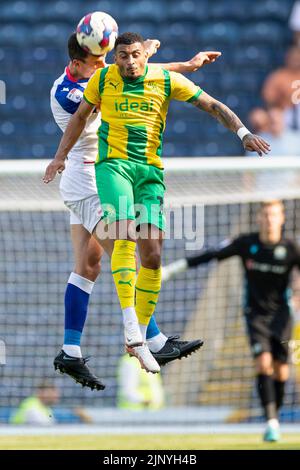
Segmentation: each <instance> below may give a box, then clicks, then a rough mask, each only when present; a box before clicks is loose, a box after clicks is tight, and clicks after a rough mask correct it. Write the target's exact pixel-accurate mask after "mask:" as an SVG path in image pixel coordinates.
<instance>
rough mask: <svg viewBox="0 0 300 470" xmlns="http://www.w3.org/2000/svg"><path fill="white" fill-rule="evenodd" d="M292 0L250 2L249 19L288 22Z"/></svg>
mask: <svg viewBox="0 0 300 470" xmlns="http://www.w3.org/2000/svg"><path fill="white" fill-rule="evenodd" d="M293 4H294V0H285V1H284V2H283V1H282V0H266V1H264V2H251V4H250V11H251V17H252V18H256V19H269V20H271V19H272V20H273V19H274V20H280V21H282V23H285V25H286V22H287V21H288V19H289V16H290V13H291V10H292V6H293Z"/></svg>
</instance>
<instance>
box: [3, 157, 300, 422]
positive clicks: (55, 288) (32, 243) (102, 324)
mask: <svg viewBox="0 0 300 470" xmlns="http://www.w3.org/2000/svg"><path fill="white" fill-rule="evenodd" d="M165 163H166V184H167V196H166V210H167V215H168V217H167V220H168V226H169V229H168V232H167V237H166V240H165V243H164V254H163V262H164V264H165V263H170V262H172V261H174V260H176V259H178V258H181V257H183V256H185V255H186V250H188V251H189V253H188V254H189V255H190V254H193V253H194V251H193V250H199V249H201V248H202V247H211V246H215V245H216V244H218V243H219V242H220V241H222V240H223V239H226V238H228V237H232V236H235V235H238V234H240V233H245V232H248V231H251V230H254V229H255V223H256V221H255V217H256V210H257V206H258V203H259V202H260V201H263V200H265V199H273V198H280V199H283V200H284V203H285V207H286V224H285V234H286V235H287V236H288V237H291V238H293V239H295V240H296V241H299V242H300V160H297V159H287V158H285V157H282V158H279V159H273V158H272V159H270V158H268V157H266V158H263V159H260V158H259V157H257V158H211V159H206V158H199V159H197V158H196V159H195V158H193V159H191V158H180V159H169V160H166V162H165ZM46 165H47V161H45V160H44V161H33V160H30V161H16V160H10V161H8V160H7V161H2V162H0V340H2V341H3V343H4V345H5V350H6V361H5V362H6V363H5V364H2V365H1V366H0V372H1V388H0V422H6V421H7V419H8V416H9V413H10V412H11V410H13V409H14V407H16V406H17V405H18V404H19V402H20V400H21V399H23V398H25V397H27V396H30V395H31V394H32V393H34V390H35V387H36V386H37V385H38V384H39V383H40V382H41V381H42V380H43V379H45V378H48V379H51V380H53V381H54V382H55V383H56V384H57V385H58V386H59V387H60V388H61V391H62V399H61V406H62V407H64V408H66V409H72V408H74V407H75V406H84V407H86V408H87V409H94V410H96V409H97V410H99V409H102V410H103V413H105V412H107V411H105V410H106V408H107V409H110V410H111V409H112V408H114V407H115V406H116V394H117V381H116V377H117V367H118V361H119V358H120V356H121V355H122V354H123V348H124V346H123V331H122V321H121V313H120V308H119V303H118V299H117V296H116V294H115V288H114V285H113V281H112V277H111V274H110V265H109V261H108V259H107V257H105V259H104V261H103V264H102V274H101V277H100V278H99V279H98V281H97V283H96V286H95V289H94V291H93V294H92V296H91V302H90V309H89V314H88V319H87V323H86V327H85V331H84V335H83V341H82V347H83V351H84V353H85V354H88V355H91V356H93V361H92V362H91V368H93V370H95V372H96V373H97V375H99V376H100V377H101V379H103V381H104V382H105V383H106V385H107V386H106V389H105V390H104V391H103V392H91V391H89V390H86V389H82V388H81V387H79V386H78V385H77V384H75V383H74V382H73V381H72V380H71V379H70V378H69V377H66V376H57V375H56V373H55V372H54V370H53V366H52V362H53V358H54V356H55V355H56V354H57V352H58V350H59V347H60V345H61V343H62V340H63V325H64V291H65V287H66V282H67V279H68V276H69V273H70V272H71V271H72V267H73V260H72V252H71V243H70V236H69V215H68V211H67V210H66V209H65V208H64V205H63V203H62V201H61V199H60V196H59V192H58V178H57V180H55V182H53V183H52V184H50V185H47V186H46V185H44V184H43V183H42V180H41V177H42V174H43V171H44V169H45V167H46ZM242 278H243V276H242V272H241V267H240V264H239V261H238V260H237V259H230V260H227V261H224V262H222V263H219V264H216V263H210V264H209V265H207V266H201V267H199V268H198V269H196V270H195V269H194V270H190V271H187V272H185V273H182V274H179V275H178V277H177V278H176V279H175V280H172V281H170V282H167V283H165V284H164V285H163V287H162V291H161V296H160V299H159V303H158V306H157V309H156V318H157V321H158V323H159V325H160V327H161V330H162V331H163V332H164V333H165V334H167V335H171V334H176V333H178V334H180V335H181V336H182V338H183V339H192V338H202V339H203V340H204V341H205V344H204V346H203V348H202V349H201V350H200V352H197V353H195V354H194V355H192V356H191V357H189V358H187V359H184V360H182V361H175V362H173V363H171V364H169V365H168V366H166V367H164V368H163V369H162V380H163V384H164V389H165V392H166V408H167V409H169V408H171V409H173V408H174V407H175V408H177V409H178V414H176V415H175V414H174V413H173V414H172V413H171V414H170V415H168V416H169V419H170V420H172V419H173V420H174V419H177V420H179V421H180V422H182V423H184V422H185V421H186V420H191V421H192V420H194V421H195V420H196V421H197V422H198V424H200V421H201V423H204V422H206V421H212V420H216V421H223V422H225V421H227V422H238V421H251V420H252V421H253V420H258V419H259V417H260V414H261V411H260V409H259V402H258V399H257V395H256V390H255V386H254V371H253V365H252V359H251V355H250V350H249V347H248V342H247V337H246V335H245V325H244V319H243V314H242V298H243V292H242V291H243V286H242ZM295 285H296V284H295ZM294 301H295V305H298V304H299V301H298V299H297V288H295V295H294ZM299 310H300V308H299ZM296 313H297V309H296ZM296 319H297V315H296ZM294 335H295V338H294V339H295V341H296V342H295V343H294V344H297V340H299V339H300V337H299V325H298V328H297V327H296V328H295V332H294ZM297 335H298V336H297ZM2 349H4V348H2ZM295 357H296V355H295V354H294V355H292V361H291V362H295V363H296V362H297V361H296V360H294V359H295ZM2 362H4V361H2ZM291 365H292V373H291V377H290V380H289V384H288V387H287V397H286V403H285V406H284V408H283V411H282V413H283V415H282V419H285V420H287V421H291V420H292V421H295V420H300V408H299V406H298V403H299V397H298V395H297V387H298V388H299V381H300V373H299V366H297V364H293V363H292V364H291ZM297 384H298V385H297ZM182 410H184V411H182ZM189 410H190V411H189ZM191 410H192V411H191ZM96 415H97V412H95V416H96ZM110 416H112V415H110ZM159 416H160V417H161V419H162V420H165V418H162V416H163V412H160V413H159V415H158V417H157V418H156V419H157V420H159V419H160V418H159ZM165 416H166V415H165ZM110 419H111V418H110ZM127 419H128V420H136V419H138V418H137V414H134V413H133V414H130V417H129V418H128V417H127ZM99 420H100V421H101V418H99Z"/></svg>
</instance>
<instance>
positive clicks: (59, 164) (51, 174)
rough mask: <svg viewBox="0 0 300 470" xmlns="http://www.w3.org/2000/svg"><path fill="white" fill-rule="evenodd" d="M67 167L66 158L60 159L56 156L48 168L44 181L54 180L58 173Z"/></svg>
mask: <svg viewBox="0 0 300 470" xmlns="http://www.w3.org/2000/svg"><path fill="white" fill-rule="evenodd" d="M64 169H65V162H64V160H58V159H57V158H54V160H52V162H51V163H49V165H48V166H47V168H46V171H45V174H44V177H43V181H44V183H50V181H52V180H54V178H55V176H56V173H62V172H63V171H64Z"/></svg>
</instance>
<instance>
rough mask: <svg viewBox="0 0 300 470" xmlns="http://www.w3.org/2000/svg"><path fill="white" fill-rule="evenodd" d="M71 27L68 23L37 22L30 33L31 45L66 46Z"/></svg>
mask: <svg viewBox="0 0 300 470" xmlns="http://www.w3.org/2000/svg"><path fill="white" fill-rule="evenodd" d="M72 31H73V29H72V27H71V26H70V25H65V24H61V23H48V24H47V25H43V24H38V25H37V26H35V27H34V29H33V31H32V35H31V41H32V45H33V46H48V47H49V46H50V47H51V46H55V45H59V46H62V47H66V44H67V41H68V37H69V36H70V34H71V33H72Z"/></svg>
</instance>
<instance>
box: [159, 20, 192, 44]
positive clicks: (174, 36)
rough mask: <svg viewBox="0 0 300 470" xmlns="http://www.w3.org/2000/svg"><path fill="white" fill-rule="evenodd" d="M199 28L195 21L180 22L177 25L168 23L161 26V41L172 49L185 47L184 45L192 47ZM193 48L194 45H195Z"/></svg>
mask: <svg viewBox="0 0 300 470" xmlns="http://www.w3.org/2000/svg"><path fill="white" fill-rule="evenodd" d="M196 31H197V26H196V24H195V22H193V21H178V22H175V23H168V24H164V25H162V26H161V29H160V30H159V39H160V40H161V41H162V43H163V44H168V45H170V47H172V46H173V45H174V46H175V47H176V46H177V47H178V46H179V47H183V46H184V45H191V44H193V42H194V38H195V34H196ZM193 47H195V46H194V44H193Z"/></svg>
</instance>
